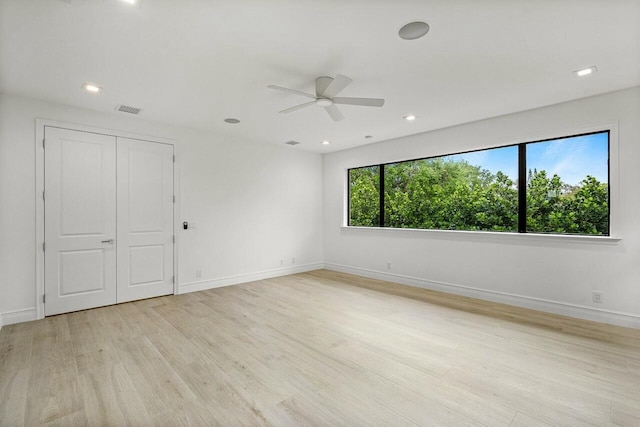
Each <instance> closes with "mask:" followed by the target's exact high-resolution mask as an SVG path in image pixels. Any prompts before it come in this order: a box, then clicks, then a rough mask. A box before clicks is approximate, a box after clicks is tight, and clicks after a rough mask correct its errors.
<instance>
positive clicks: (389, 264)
mask: <svg viewBox="0 0 640 427" xmlns="http://www.w3.org/2000/svg"><path fill="white" fill-rule="evenodd" d="M387 270H391V261H389V262H388V263H387Z"/></svg>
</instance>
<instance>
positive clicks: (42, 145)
mask: <svg viewBox="0 0 640 427" xmlns="http://www.w3.org/2000/svg"><path fill="white" fill-rule="evenodd" d="M44 141H45V140H44V139H43V140H42V149H43V150H44Z"/></svg>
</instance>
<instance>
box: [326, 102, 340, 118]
mask: <svg viewBox="0 0 640 427" xmlns="http://www.w3.org/2000/svg"><path fill="white" fill-rule="evenodd" d="M324 109H325V110H327V113H329V115H330V116H331V118H332V119H333V121H334V122H339V121H340V120H342V119H344V116H343V115H342V113H341V112H340V110H338V107H336V106H335V105H333V104H331V105H328V106H326V107H324Z"/></svg>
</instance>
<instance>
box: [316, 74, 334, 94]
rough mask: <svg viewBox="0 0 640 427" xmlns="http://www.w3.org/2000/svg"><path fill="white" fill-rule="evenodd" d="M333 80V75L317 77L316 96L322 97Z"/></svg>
mask: <svg viewBox="0 0 640 427" xmlns="http://www.w3.org/2000/svg"><path fill="white" fill-rule="evenodd" d="M332 81H333V78H332V77H327V76H320V77H318V78H317V79H316V96H317V97H322V96H323V95H322V94H323V93H324V91H325V90H327V87H329V85H330V84H331V82H332Z"/></svg>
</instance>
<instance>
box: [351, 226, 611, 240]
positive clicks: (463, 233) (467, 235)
mask: <svg viewBox="0 0 640 427" xmlns="http://www.w3.org/2000/svg"><path fill="white" fill-rule="evenodd" d="M341 230H342V231H343V232H347V233H350V232H353V233H367V232H370V233H387V234H390V235H411V236H418V235H423V236H429V237H433V238H438V239H460V240H477V241H491V240H495V241H521V242H526V241H539V242H566V243H583V244H590V245H593V244H595V245H617V244H618V242H620V241H621V240H622V238H619V237H613V236H575V235H570V234H541V233H512V232H498V231H467V230H423V229H416V228H390V227H354V226H346V225H343V226H341Z"/></svg>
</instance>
